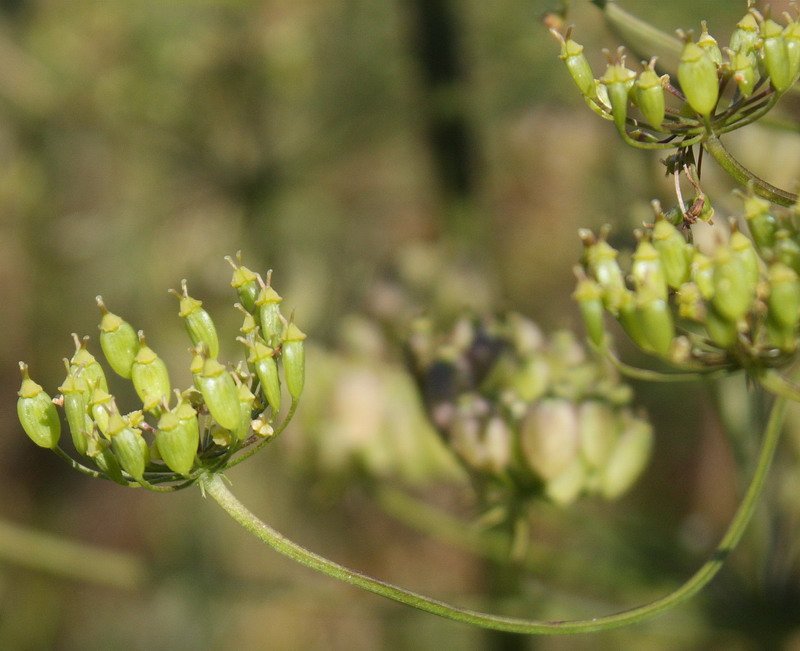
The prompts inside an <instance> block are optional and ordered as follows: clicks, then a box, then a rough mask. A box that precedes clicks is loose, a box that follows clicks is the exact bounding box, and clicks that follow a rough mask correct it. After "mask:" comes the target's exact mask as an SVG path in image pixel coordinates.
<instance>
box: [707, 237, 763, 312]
mask: <svg viewBox="0 0 800 651" xmlns="http://www.w3.org/2000/svg"><path fill="white" fill-rule="evenodd" d="M713 282H714V296H713V297H712V298H711V301H712V303H713V304H714V308H715V309H716V310H717V312H719V314H720V316H722V317H724V318H726V319H728V320H729V321H731V322H732V323H736V322H737V321H738V320H739V319H741V318H742V317H743V316H744V315H745V314H747V313H748V312H749V311H750V307H751V306H752V305H753V299H754V298H755V287H754V286H753V285H752V284H751V282H750V274H749V272H748V270H747V269H746V268H745V265H744V263H743V262H742V260H741V259H740V258H738V257H737V256H735V255H734V254H733V252H732V251H731V250H730V249H729V248H727V247H723V248H720V249H718V250H717V252H716V255H715V257H714V276H713Z"/></svg>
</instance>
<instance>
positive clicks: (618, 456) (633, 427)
mask: <svg viewBox="0 0 800 651" xmlns="http://www.w3.org/2000/svg"><path fill="white" fill-rule="evenodd" d="M652 449H653V427H652V425H650V423H648V422H647V421H646V420H642V419H640V418H636V417H633V416H631V417H630V419H629V422H628V423H627V425H625V426H624V429H623V431H622V433H621V434H620V436H619V439H618V440H617V444H616V446H615V448H614V450H613V452H612V453H611V456H610V457H609V459H608V463H607V464H606V466H605V469H604V473H603V482H602V489H601V491H602V494H603V497H605V498H606V499H615V498H617V497H619V496H620V495H622V494H623V493H624V492H625V491H627V490H628V489H629V488H630V487H631V485H632V484H633V482H634V481H636V479H637V477H639V475H641V474H642V471H643V470H644V468H645V466H646V465H647V462H648V461H649V459H650V453H651V451H652Z"/></svg>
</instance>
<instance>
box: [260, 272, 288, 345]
mask: <svg viewBox="0 0 800 651" xmlns="http://www.w3.org/2000/svg"><path fill="white" fill-rule="evenodd" d="M271 275H272V272H270V273H268V274H267V282H266V283H264V282H262V283H261V292H260V293H259V294H258V298H257V299H256V308H257V309H258V317H259V325H260V326H261V335H262V336H263V337H264V341H266V342H267V344H269V345H270V346H273V345H275V344H276V343H277V342H278V341H279V339H280V336H281V333H282V332H283V324H282V323H281V308H280V304H281V301H282V300H283V298H282V297H281V296H280V295H279V294H278V292H276V291H275V290H274V289H273V288H272V286H271V285H270V280H271ZM259 280H260V279H259Z"/></svg>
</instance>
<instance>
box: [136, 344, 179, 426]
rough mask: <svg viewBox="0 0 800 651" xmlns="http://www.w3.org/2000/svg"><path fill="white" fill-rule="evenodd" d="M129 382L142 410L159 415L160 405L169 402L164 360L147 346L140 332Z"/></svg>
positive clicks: (167, 378) (167, 375) (167, 379)
mask: <svg viewBox="0 0 800 651" xmlns="http://www.w3.org/2000/svg"><path fill="white" fill-rule="evenodd" d="M131 380H132V381H133V388H134V389H136V393H137V395H138V396H139V398H140V400H141V401H142V405H143V407H144V409H145V410H146V411H152V412H154V413H155V412H159V413H160V411H161V406H160V405H161V404H162V403H168V402H169V396H170V390H171V389H170V381H169V372H168V371H167V366H166V364H164V360H162V359H161V358H160V357H159V356H158V355H156V353H155V351H154V350H153V349H152V348H150V346H148V345H147V342H146V341H145V338H144V332H143V331H142V330H140V331H139V352H138V353H136V357H135V358H134V360H133V366H132V367H131Z"/></svg>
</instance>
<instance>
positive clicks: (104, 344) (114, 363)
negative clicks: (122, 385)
mask: <svg viewBox="0 0 800 651" xmlns="http://www.w3.org/2000/svg"><path fill="white" fill-rule="evenodd" d="M96 300H97V306H98V307H99V308H100V312H101V313H102V314H103V317H102V319H101V320H100V347H101V348H102V349H103V354H105V356H106V359H107V360H108V363H109V364H110V366H111V368H112V369H114V372H115V373H117V375H121V376H122V377H124V378H125V379H126V380H127V379H130V377H131V367H132V366H133V359H134V357H136V353H137V352H139V338H138V337H137V336H136V331H135V330H134V329H133V326H131V324H130V323H128V322H127V321H123V320H122V319H121V318H120V317H118V316H117V315H116V314H112V313H111V312H109V311H108V309H107V308H106V306H105V303H103V298H102V297H101V296H98V297H97V298H96Z"/></svg>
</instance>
